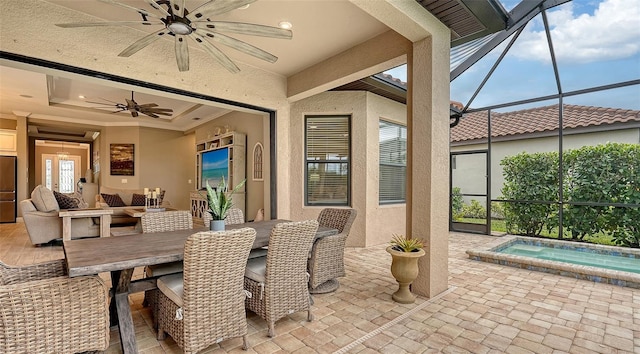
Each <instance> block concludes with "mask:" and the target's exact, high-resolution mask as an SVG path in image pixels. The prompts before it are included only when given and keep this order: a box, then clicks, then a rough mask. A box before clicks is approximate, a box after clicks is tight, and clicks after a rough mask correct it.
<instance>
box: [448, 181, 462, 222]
mask: <svg viewBox="0 0 640 354" xmlns="http://www.w3.org/2000/svg"><path fill="white" fill-rule="evenodd" d="M463 204H464V201H463V200H462V192H461V191H460V187H453V189H452V190H451V213H452V215H453V220H458V219H460V218H462V217H463V215H462V206H463Z"/></svg>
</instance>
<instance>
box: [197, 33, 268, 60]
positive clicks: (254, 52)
mask: <svg viewBox="0 0 640 354" xmlns="http://www.w3.org/2000/svg"><path fill="white" fill-rule="evenodd" d="M201 31H203V32H207V38H209V39H211V40H213V41H216V42H218V43H222V44H224V45H226V46H229V47H231V48H234V49H237V50H239V51H241V52H243V53H246V54H249V55H251V56H254V57H256V58H258V59H262V60H264V61H268V62H269V63H275V62H276V60H278V57H277V56H275V55H273V54H271V53H269V52H266V51H264V50H262V49H260V48H258V47H254V46H252V45H251V44H249V43H247V42H243V41H241V40H238V39H235V38H233V37H229V36H225V35H224V34H222V33H218V32H214V31H210V30H209V29H201Z"/></svg>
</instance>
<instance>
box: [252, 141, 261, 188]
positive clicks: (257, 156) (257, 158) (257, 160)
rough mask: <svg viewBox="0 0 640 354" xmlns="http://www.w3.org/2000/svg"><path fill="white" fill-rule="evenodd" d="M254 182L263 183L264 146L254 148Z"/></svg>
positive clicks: (257, 145)
mask: <svg viewBox="0 0 640 354" xmlns="http://www.w3.org/2000/svg"><path fill="white" fill-rule="evenodd" d="M253 180H254V181H262V180H263V177H262V144H260V143H256V145H255V146H254V147H253Z"/></svg>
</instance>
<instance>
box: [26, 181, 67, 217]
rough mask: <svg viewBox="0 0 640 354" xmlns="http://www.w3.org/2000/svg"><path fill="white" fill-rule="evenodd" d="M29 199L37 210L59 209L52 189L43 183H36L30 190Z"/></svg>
mask: <svg viewBox="0 0 640 354" xmlns="http://www.w3.org/2000/svg"><path fill="white" fill-rule="evenodd" d="M31 201H32V202H33V205H35V206H36V209H38V211H44V212H47V211H58V210H60V206H58V201H57V200H56V197H55V195H54V194H53V191H52V190H51V189H49V188H47V187H45V186H43V185H38V186H36V188H34V189H33V192H31Z"/></svg>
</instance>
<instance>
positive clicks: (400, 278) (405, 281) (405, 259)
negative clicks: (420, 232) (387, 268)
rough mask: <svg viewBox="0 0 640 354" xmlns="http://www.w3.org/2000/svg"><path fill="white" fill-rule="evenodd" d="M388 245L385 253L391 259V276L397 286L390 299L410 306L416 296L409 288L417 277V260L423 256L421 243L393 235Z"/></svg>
mask: <svg viewBox="0 0 640 354" xmlns="http://www.w3.org/2000/svg"><path fill="white" fill-rule="evenodd" d="M389 243H390V246H388V247H387V252H389V254H391V258H392V260H391V274H393V277H394V278H396V281H397V282H398V285H399V287H398V291H396V292H395V293H393V295H392V298H393V300H394V301H396V302H399V303H401V304H411V303H413V302H414V301H415V300H416V296H415V295H413V294H412V293H411V290H410V288H409V286H410V285H411V283H413V281H414V280H416V278H417V277H418V259H419V258H420V257H422V256H424V255H425V251H424V249H423V247H424V245H423V241H422V240H421V239H416V238H407V237H405V236H404V235H397V234H394V235H393V238H392V239H391V242H389Z"/></svg>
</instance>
